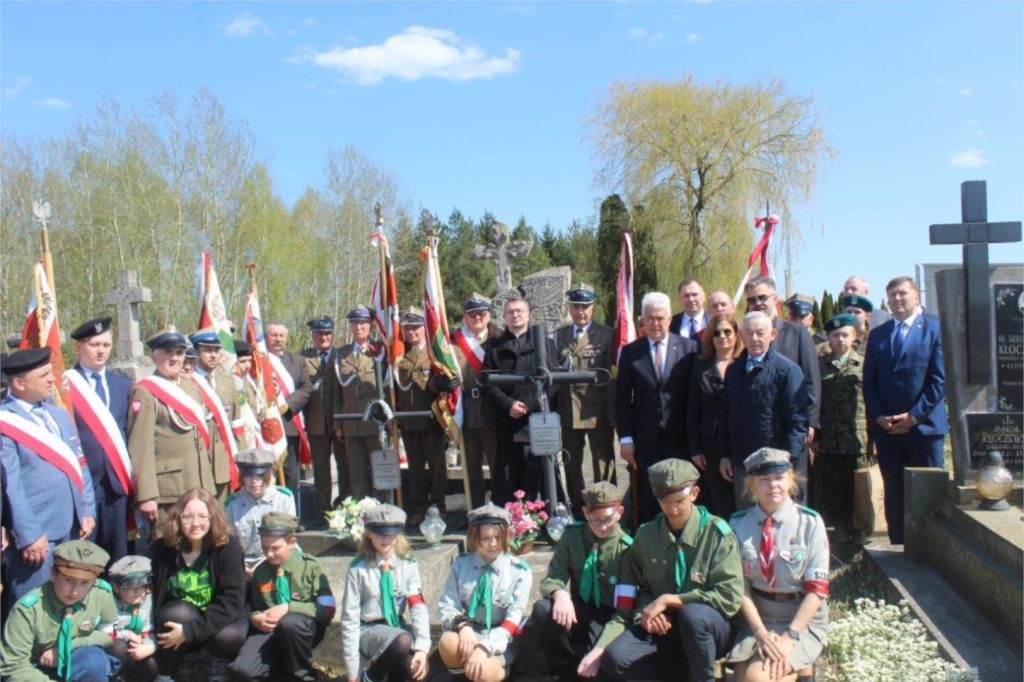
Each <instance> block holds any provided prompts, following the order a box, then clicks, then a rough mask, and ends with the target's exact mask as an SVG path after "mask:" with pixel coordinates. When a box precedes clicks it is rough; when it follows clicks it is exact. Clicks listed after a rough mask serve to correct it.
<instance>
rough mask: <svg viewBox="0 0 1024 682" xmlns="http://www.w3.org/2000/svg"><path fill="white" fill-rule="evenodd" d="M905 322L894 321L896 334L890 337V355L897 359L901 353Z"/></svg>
mask: <svg viewBox="0 0 1024 682" xmlns="http://www.w3.org/2000/svg"><path fill="white" fill-rule="evenodd" d="M905 327H906V324H905V323H903V322H897V323H896V335H895V336H893V337H892V357H893V359H898V358H899V357H900V355H901V354H902V353H903V329H904V328H905Z"/></svg>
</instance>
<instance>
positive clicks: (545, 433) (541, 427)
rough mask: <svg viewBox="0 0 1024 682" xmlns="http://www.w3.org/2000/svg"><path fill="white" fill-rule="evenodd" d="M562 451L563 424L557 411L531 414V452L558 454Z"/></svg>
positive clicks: (535, 453)
mask: <svg viewBox="0 0 1024 682" xmlns="http://www.w3.org/2000/svg"><path fill="white" fill-rule="evenodd" d="M561 451H562V425H561V422H560V421H559V418H558V413H557V412H534V413H533V414H531V415H530V453H531V454H534V455H557V454H558V453H560V452H561Z"/></svg>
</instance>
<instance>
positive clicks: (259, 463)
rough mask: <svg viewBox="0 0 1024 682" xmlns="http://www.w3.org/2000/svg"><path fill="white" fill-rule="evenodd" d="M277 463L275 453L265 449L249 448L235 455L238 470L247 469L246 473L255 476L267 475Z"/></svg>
mask: <svg viewBox="0 0 1024 682" xmlns="http://www.w3.org/2000/svg"><path fill="white" fill-rule="evenodd" d="M276 461H277V457H275V456H274V453H273V452H271V451H270V450H265V449H263V448H248V449H247V450H242V451H241V452H239V453H238V454H237V455H235V464H237V465H238V468H239V469H245V472H244V473H246V474H251V475H253V476H259V475H262V474H265V473H267V472H268V471H270V467H272V466H274V462H276Z"/></svg>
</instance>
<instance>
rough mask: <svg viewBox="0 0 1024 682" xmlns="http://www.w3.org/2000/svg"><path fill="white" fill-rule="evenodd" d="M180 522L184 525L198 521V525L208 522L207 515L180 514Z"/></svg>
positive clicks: (208, 516) (208, 517)
mask: <svg viewBox="0 0 1024 682" xmlns="http://www.w3.org/2000/svg"><path fill="white" fill-rule="evenodd" d="M181 520H182V521H184V522H185V523H192V522H193V521H198V522H199V523H208V522H209V521H210V515H209V514H182V515H181Z"/></svg>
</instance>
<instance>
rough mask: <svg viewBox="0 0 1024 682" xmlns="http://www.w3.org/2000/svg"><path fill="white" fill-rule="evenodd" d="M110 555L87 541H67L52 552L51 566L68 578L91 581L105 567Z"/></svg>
mask: <svg viewBox="0 0 1024 682" xmlns="http://www.w3.org/2000/svg"><path fill="white" fill-rule="evenodd" d="M108 561H110V555H109V554H107V553H106V552H105V551H104V550H103V548H102V547H100V546H99V545H95V544H93V543H91V542H89V541H88V540H69V541H68V542H62V543H61V544H59V545H57V547H56V548H55V549H54V550H53V566H54V568H56V569H57V570H58V571H60V572H61V573H63V574H64V575H66V576H68V577H69V578H77V579H78V580H92V579H93V578H98V577H99V575H100V573H103V569H104V568H106V567H107V562H108Z"/></svg>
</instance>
